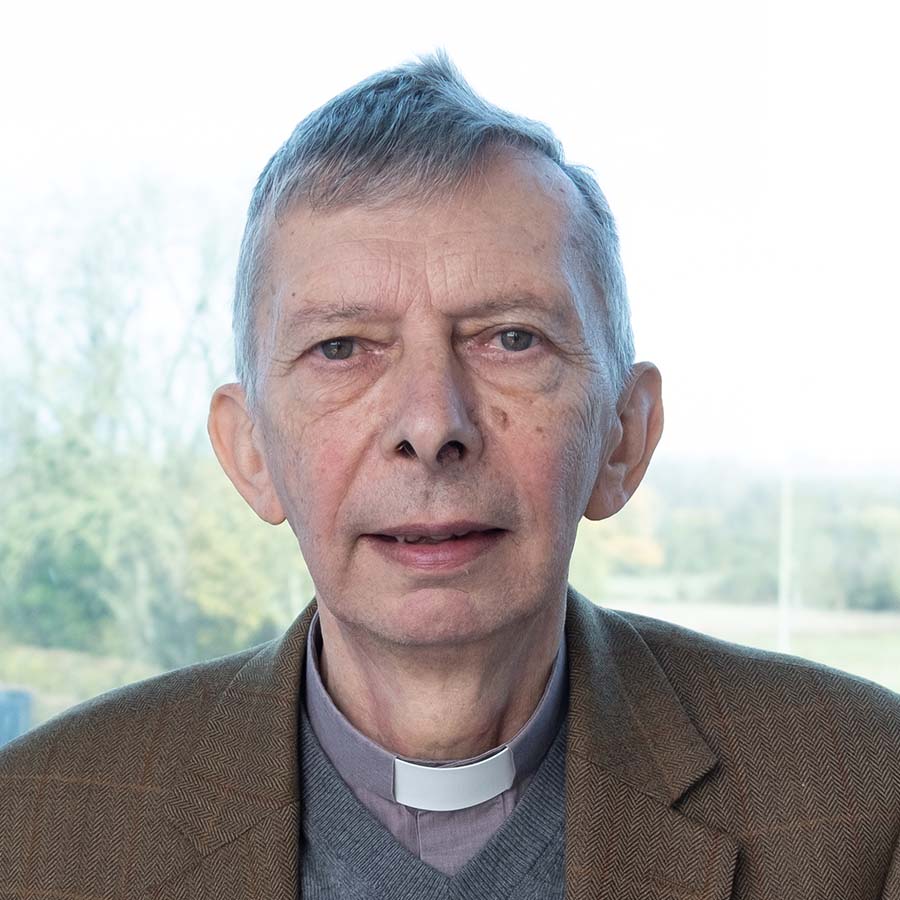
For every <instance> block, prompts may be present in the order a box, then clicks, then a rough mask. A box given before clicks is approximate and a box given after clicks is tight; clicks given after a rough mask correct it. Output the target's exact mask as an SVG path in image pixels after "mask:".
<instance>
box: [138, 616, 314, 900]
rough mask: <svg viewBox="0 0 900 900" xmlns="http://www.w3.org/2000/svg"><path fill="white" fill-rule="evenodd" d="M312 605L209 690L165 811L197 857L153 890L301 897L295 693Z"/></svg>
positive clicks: (219, 897) (278, 899)
mask: <svg viewBox="0 0 900 900" xmlns="http://www.w3.org/2000/svg"><path fill="white" fill-rule="evenodd" d="M315 610H316V604H315V601H313V603H311V604H310V605H309V606H308V607H307V608H306V609H305V610H304V611H303V612H302V613H301V614H300V616H299V617H298V618H297V619H296V620H295V621H294V623H293V624H292V625H291V626H290V628H289V629H288V630H287V631H286V632H285V634H284V635H283V636H282V637H281V638H280V639H278V640H277V641H272V642H271V643H269V644H265V645H263V646H262V647H261V648H260V650H259V652H258V653H256V654H255V655H254V656H252V657H251V658H250V659H249V660H248V662H247V663H245V665H244V666H243V667H242V668H241V669H240V670H239V671H238V673H237V675H235V677H234V678H233V680H232V681H231V683H230V684H229V685H228V686H227V687H226V688H225V690H224V691H222V692H221V693H220V694H219V695H218V696H215V697H212V698H211V707H210V712H209V715H208V717H207V719H206V721H205V722H204V723H203V725H202V726H201V728H199V729H198V737H197V739H196V740H195V742H194V744H193V746H192V747H191V749H190V750H189V752H188V753H187V756H186V759H185V763H184V765H183V767H182V769H181V771H180V772H179V774H178V775H177V777H176V778H175V780H174V782H173V787H172V789H171V791H170V794H169V798H168V801H167V802H166V804H165V812H166V815H167V816H168V818H169V819H170V820H171V822H172V823H173V824H174V825H175V827H176V828H177V829H178V831H179V832H180V833H181V834H182V835H183V836H184V837H185V838H187V840H188V841H189V843H190V844H191V846H192V847H193V849H194V851H195V854H196V857H195V862H194V864H192V865H191V866H190V867H189V868H188V869H187V870H182V871H179V872H173V873H171V874H170V875H169V876H168V877H167V879H166V880H165V881H164V882H163V883H162V884H160V885H157V887H156V888H155V889H154V890H153V891H152V892H151V895H152V896H153V897H156V898H160V900H163V898H173V900H174V898H176V897H179V898H180V897H184V898H188V897H190V898H192V900H199V898H205V897H209V898H212V897H215V898H216V900H255V898H259V900H263V898H265V900H295V898H296V897H297V894H298V884H299V865H298V853H299V846H298V844H299V838H300V796H299V779H298V759H299V757H298V721H299V720H298V716H299V706H298V698H299V697H300V696H301V692H302V681H301V679H302V673H303V658H304V651H305V648H306V637H307V634H308V632H309V626H310V623H311V621H312V617H313V614H314V613H315ZM223 848H225V849H224V850H223ZM219 851H222V852H219Z"/></svg>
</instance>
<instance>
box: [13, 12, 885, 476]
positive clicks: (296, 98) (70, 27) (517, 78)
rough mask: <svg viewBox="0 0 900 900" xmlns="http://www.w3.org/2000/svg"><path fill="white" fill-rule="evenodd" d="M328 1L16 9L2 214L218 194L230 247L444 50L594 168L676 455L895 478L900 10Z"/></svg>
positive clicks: (493, 94)
mask: <svg viewBox="0 0 900 900" xmlns="http://www.w3.org/2000/svg"><path fill="white" fill-rule="evenodd" d="M320 7H321V8H320V9H319V11H313V10H311V9H310V5H309V4H305V3H304V4H302V5H301V4H289V3H273V2H256V3H254V4H240V5H234V6H232V5H229V4H225V3H216V4H213V3H187V2H180V3H168V2H162V3H157V4H153V5H142V6H136V5H134V4H125V3H120V2H117V3H108V4H104V3H92V2H81V3H78V4H72V3H65V4H63V3H58V4H48V3H42V2H31V3H28V4H25V3H20V4H18V5H17V7H16V9H15V11H14V12H10V11H7V12H6V13H5V15H4V28H3V36H2V38H0V79H2V84H3V85H4V87H5V92H6V96H5V97H4V98H3V121H4V126H5V128H4V131H5V135H6V137H5V139H4V140H3V141H2V142H0V190H2V191H3V194H4V196H8V197H10V198H13V197H15V198H18V201H19V202H18V203H16V204H9V205H8V204H6V203H4V204H3V208H0V217H3V218H6V217H7V216H8V215H11V213H9V212H8V210H10V209H12V208H13V207H14V206H21V202H22V200H23V198H25V199H27V205H28V207H29V209H30V211H31V213H32V214H34V215H37V216H40V214H41V210H42V204H43V203H47V202H49V201H47V200H46V199H45V198H47V197H49V196H51V195H53V194H55V193H61V194H63V195H75V196H77V195H80V194H83V193H84V192H85V191H87V190H89V189H90V188H91V186H92V185H96V184H98V183H105V184H107V185H112V186H115V185H116V184H126V183H129V182H135V181H139V180H141V179H147V178H149V179H159V180H162V181H163V182H164V183H168V184H171V185H172V186H174V187H178V186H184V187H186V188H201V189H204V190H206V189H208V190H210V191H216V192H221V194H222V196H223V197H225V198H227V199H226V205H228V208H229V209H230V213H229V215H231V216H232V217H233V221H234V227H235V230H236V232H237V230H239V229H240V227H241V221H242V216H243V212H244V207H245V204H246V200H247V198H248V197H249V191H250V189H251V187H252V184H253V182H254V181H255V178H256V176H257V174H258V172H259V170H260V169H261V168H262V166H263V165H264V163H265V162H266V160H267V159H268V158H269V156H270V155H271V154H272V153H273V152H274V150H275V149H276V148H277V147H278V145H279V144H280V143H281V142H282V141H283V140H284V139H285V138H286V137H287V135H288V133H289V132H290V130H291V129H292V127H293V126H294V124H295V123H296V122H297V121H298V120H299V119H300V118H302V117H303V116H304V115H305V114H306V113H307V112H309V111H310V110H311V109H313V108H314V107H315V106H318V105H319V104H320V103H322V102H324V101H325V100H327V99H328V98H329V97H330V96H332V95H333V94H335V93H336V92H338V91H340V90H341V89H343V88H345V87H347V86H349V85H350V84H352V83H353V82H355V81H357V80H358V79H359V78H361V77H363V76H365V75H368V74H370V73H371V72H373V71H375V70H377V69H381V68H385V67H388V66H391V65H393V64H395V63H397V62H400V61H402V60H404V59H408V58H410V57H411V56H413V55H415V54H416V53H421V52H427V51H429V50H431V49H433V48H435V47H436V46H444V47H445V48H446V49H447V50H448V52H449V53H450V55H451V56H452V57H453V58H454V60H455V61H456V63H457V64H458V65H459V66H460V68H461V69H462V70H463V72H464V74H465V75H466V76H467V78H468V79H469V81H470V82H471V83H472V84H473V86H474V87H475V88H476V89H477V90H479V91H480V92H481V93H483V94H484V95H485V96H486V97H487V98H488V99H490V100H492V101H494V102H496V103H499V104H500V105H504V106H506V107H508V108H509V109H511V110H513V111H515V112H519V113H523V114H525V115H528V116H531V117H533V118H538V119H542V120H544V121H546V122H547V123H548V124H549V125H550V126H551V127H552V128H554V130H555V131H556V133H557V135H558V136H559V137H560V138H561V140H562V141H563V143H564V145H565V146H566V149H567V152H568V156H569V158H570V159H571V160H572V161H574V162H579V163H585V164H587V165H590V166H591V167H592V168H594V170H595V171H596V173H597V176H598V179H599V181H600V183H601V185H602V186H603V188H604V190H605V191H606V193H607V196H608V198H609V200H610V202H611V205H612V207H613V211H614V213H615V214H616V216H617V218H618V221H619V224H620V231H621V235H622V243H623V253H624V258H625V265H626V273H627V275H628V279H629V287H630V293H631V299H632V306H633V315H634V326H635V332H636V337H637V346H638V352H639V356H640V357H641V358H648V359H652V360H654V361H655V362H656V363H657V364H658V365H659V366H660V368H661V370H662V372H663V379H664V385H665V397H666V409H667V431H666V435H665V437H664V439H663V444H662V446H661V449H660V453H661V454H666V455H670V456H676V455H677V456H683V455H689V456H692V457H697V456H707V455H720V456H727V457H729V458H732V459H736V460H742V461H745V462H747V463H751V464H753V463H764V462H774V463H780V462H782V461H783V460H784V459H785V458H786V457H787V458H789V459H790V460H791V463H792V465H794V466H795V467H798V468H800V469H804V468H807V467H809V466H816V467H820V466H821V467H835V466H836V467H840V468H845V469H851V470H860V469H862V468H865V467H867V466H870V465H879V466H889V467H890V468H892V469H893V470H894V471H895V472H897V471H900V424H898V415H897V412H896V409H897V402H896V400H895V398H894V395H895V393H896V389H897V387H898V381H900V379H898V377H897V346H896V345H897V333H898V326H900V314H898V306H900V304H898V301H900V277H898V271H897V260H898V250H897V248H898V238H900V225H898V222H900V217H898V209H900V174H898V165H897V160H898V159H900V117H898V115H897V86H898V84H900V55H898V54H897V52H896V47H897V45H898V43H897V42H898V29H897V23H896V21H894V19H893V18H892V17H893V16H894V15H895V13H894V12H893V10H894V8H895V5H894V4H889V3H887V2H885V3H882V4H874V3H867V2H862V3H854V4H852V6H851V4H849V3H845V4H835V3H829V2H794V0H783V2H782V0H779V2H773V3H772V4H771V8H770V9H769V10H768V11H767V9H766V6H765V5H764V4H763V3H760V2H746V3H740V4H738V3H733V2H727V0H726V2H723V0H709V2H700V0H682V2H679V3H672V2H671V0H630V2H627V3H623V2H621V0H615V2H613V0H599V2H594V3H591V4H582V3H578V4H575V3H566V2H561V3H556V4H552V5H550V6H546V5H542V6H541V7H540V11H539V12H529V11H528V9H529V7H528V6H527V5H523V4H521V3H515V4H513V3H509V4H507V5H506V7H505V9H504V7H503V6H501V5H499V4H488V3H484V2H479V3H477V4H476V3H467V2H455V3H453V4H450V5H448V4H425V3H421V0H419V2H403V3H391V2H387V3H381V4H379V3H362V2H357V0H354V2H349V3H348V2H343V3H328V4H321V5H320ZM585 10H590V12H589V13H588V12H585ZM3 209H6V210H7V212H4V211H3ZM2 224H3V225H8V224H9V223H8V222H3V223H2ZM228 305H229V298H228V297H227V296H223V297H222V315H223V316H227V315H228Z"/></svg>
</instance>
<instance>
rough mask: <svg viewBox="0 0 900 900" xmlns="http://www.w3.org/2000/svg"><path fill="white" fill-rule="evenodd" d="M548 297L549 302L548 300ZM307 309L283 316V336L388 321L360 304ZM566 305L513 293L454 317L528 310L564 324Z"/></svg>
mask: <svg viewBox="0 0 900 900" xmlns="http://www.w3.org/2000/svg"><path fill="white" fill-rule="evenodd" d="M548 298H549V299H548ZM310 302H311V303H312V306H311V307H307V308H300V309H295V310H292V311H291V312H290V313H288V314H287V315H286V316H285V319H284V323H283V328H282V329H280V330H281V331H282V332H283V333H284V334H287V335H290V334H293V333H294V332H295V331H297V330H302V329H304V328H309V327H312V326H314V325H333V324H336V323H339V322H350V321H358V320H360V319H387V318H390V316H389V315H388V314H386V313H385V312H384V311H381V310H377V309H376V308H374V307H372V306H370V305H366V304H364V303H347V302H343V303H341V304H340V305H339V306H325V305H322V304H321V303H318V302H316V301H310ZM567 307H568V304H566V303H564V302H561V300H560V298H558V297H556V296H555V295H554V294H547V295H541V294H536V293H534V292H533V291H516V292H515V293H509V294H498V295H495V296H491V297H488V298H487V299H484V300H479V301H476V302H475V303H472V304H470V305H469V306H468V307H467V308H465V309H461V310H459V312H457V313H455V314H454V315H453V317H454V318H477V317H479V316H481V317H483V316H490V315H497V314H500V313H506V312H511V311H513V310H516V309H528V310H533V311H537V312H540V313H544V314H545V315H547V316H549V317H550V318H551V319H553V320H555V321H556V322H560V323H561V322H564V321H565V320H566V318H567V316H566V313H565V310H566V309H567Z"/></svg>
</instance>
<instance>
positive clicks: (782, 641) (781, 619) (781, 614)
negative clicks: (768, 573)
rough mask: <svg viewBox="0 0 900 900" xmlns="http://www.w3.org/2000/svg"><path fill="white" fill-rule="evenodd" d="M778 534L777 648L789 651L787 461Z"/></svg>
mask: <svg viewBox="0 0 900 900" xmlns="http://www.w3.org/2000/svg"><path fill="white" fill-rule="evenodd" d="M779 506H780V515H779V520H780V523H779V536H778V649H779V650H780V651H781V652H782V653H790V652H791V554H792V552H793V547H792V541H791V537H792V532H793V484H792V481H791V474H790V466H789V464H788V463H787V462H785V463H784V466H783V468H782V470H781V502H780V505H779Z"/></svg>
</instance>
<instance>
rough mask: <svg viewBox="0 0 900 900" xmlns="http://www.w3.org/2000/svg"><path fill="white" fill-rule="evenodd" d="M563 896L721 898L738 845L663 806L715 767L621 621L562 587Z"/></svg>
mask: <svg viewBox="0 0 900 900" xmlns="http://www.w3.org/2000/svg"><path fill="white" fill-rule="evenodd" d="M566 635H567V652H568V657H569V737H568V746H567V752H566V898H567V900H587V898H591V900H601V898H602V900H619V898H622V900H625V898H628V900H678V898H688V897H690V898H692V900H725V898H728V897H730V896H731V884H732V878H733V875H734V866H735V862H736V858H737V849H738V846H737V844H736V842H735V841H734V840H733V839H732V838H731V837H729V836H728V835H725V834H721V833H719V832H716V831H713V830H712V829H709V828H707V827H705V826H703V825H700V824H698V823H696V822H693V821H691V820H689V819H687V818H686V817H685V816H683V815H681V814H680V813H678V812H677V811H675V810H674V809H673V808H672V807H673V804H675V803H676V802H677V801H678V800H679V798H680V797H681V796H682V795H683V794H684V793H685V792H686V791H687V790H688V789H689V788H690V787H691V786H692V785H694V784H695V783H696V782H697V781H698V780H699V779H700V778H702V777H703V776H704V775H705V774H706V773H707V772H709V771H711V770H712V768H713V767H714V766H715V765H716V762H717V760H716V758H715V756H714V755H713V753H712V751H711V750H710V749H709V747H707V745H706V744H705V742H704V741H703V739H702V738H701V736H700V734H699V733H698V732H697V730H696V728H694V726H693V724H692V723H691V721H690V719H689V718H688V716H687V713H685V711H684V708H683V707H682V705H681V703H680V702H679V700H678V697H677V696H676V695H675V692H674V691H673V690H672V687H671V685H670V684H669V681H668V680H667V678H666V676H665V674H664V673H663V671H662V669H661V668H660V667H659V664H658V663H657V661H656V658H655V657H654V656H653V654H652V653H651V651H650V649H649V648H648V647H647V645H646V644H645V643H644V641H643V640H642V639H641V637H640V635H639V634H638V633H637V631H635V629H634V628H633V627H632V626H631V625H630V624H629V623H628V622H626V621H625V620H624V619H623V618H622V617H621V616H618V615H616V614H615V613H613V612H610V611H608V610H604V609H601V608H599V607H596V606H594V605H593V604H592V603H591V602H590V601H588V600H586V599H585V598H584V597H582V596H581V595H580V594H579V593H577V592H576V591H574V590H572V589H571V588H570V589H569V596H568V605H567V612H566Z"/></svg>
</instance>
